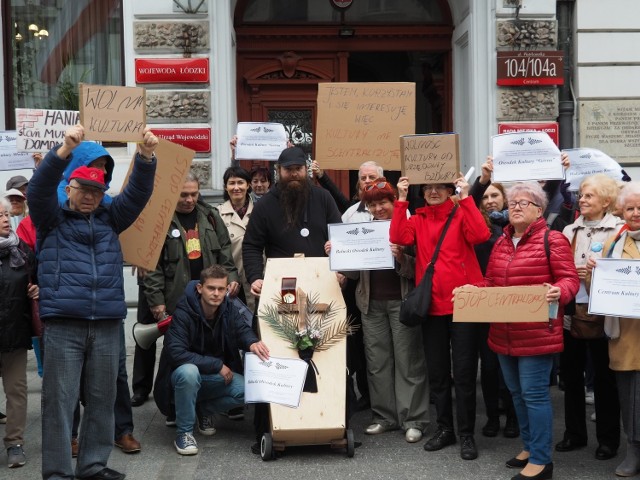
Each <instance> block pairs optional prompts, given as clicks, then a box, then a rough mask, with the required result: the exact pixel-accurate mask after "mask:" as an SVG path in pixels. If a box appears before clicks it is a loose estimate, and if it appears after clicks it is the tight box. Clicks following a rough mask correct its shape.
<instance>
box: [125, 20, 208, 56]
mask: <svg viewBox="0 0 640 480" xmlns="http://www.w3.org/2000/svg"><path fill="white" fill-rule="evenodd" d="M133 32H134V33H133V45H134V48H135V49H136V50H138V51H154V52H169V53H186V54H190V53H195V52H206V51H208V50H209V22H207V21H194V22H133Z"/></svg>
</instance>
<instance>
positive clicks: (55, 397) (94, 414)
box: [42, 319, 122, 479]
mask: <svg viewBox="0 0 640 480" xmlns="http://www.w3.org/2000/svg"><path fill="white" fill-rule="evenodd" d="M121 328H122V321H121V320H101V321H89V320H70V319H64V320H62V319H60V320H58V319H50V320H47V326H46V329H45V334H44V345H45V352H46V355H45V356H44V372H43V373H44V374H43V378H42V478H44V479H50V478H51V479H60V478H68V479H73V478H74V470H73V465H72V462H71V426H72V423H73V412H74V409H75V407H76V405H77V404H78V398H79V396H80V376H81V373H82V372H83V371H84V387H83V388H84V391H83V397H84V400H85V402H86V407H85V409H84V414H83V415H82V424H81V426H80V438H79V442H80V453H79V455H78V461H77V464H76V469H75V476H77V477H88V476H91V475H94V474H96V473H97V472H99V471H100V470H102V469H103V468H105V467H106V466H107V462H108V461H109V455H110V454H111V451H112V450H113V434H114V414H113V405H114V402H115V400H116V389H115V388H114V387H115V385H116V379H117V377H118V360H119V356H120V338H121V337H120V333H121Z"/></svg>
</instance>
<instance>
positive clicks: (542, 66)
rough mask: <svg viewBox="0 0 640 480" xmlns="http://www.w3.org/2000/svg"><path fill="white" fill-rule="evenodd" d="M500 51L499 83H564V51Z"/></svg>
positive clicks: (512, 84) (506, 84)
mask: <svg viewBox="0 0 640 480" xmlns="http://www.w3.org/2000/svg"><path fill="white" fill-rule="evenodd" d="M497 53H498V61H497V65H498V81H497V84H498V85H503V86H514V85H562V84H563V83H564V71H563V66H564V59H563V53H562V52H558V51H544V50H541V51H517V52H497Z"/></svg>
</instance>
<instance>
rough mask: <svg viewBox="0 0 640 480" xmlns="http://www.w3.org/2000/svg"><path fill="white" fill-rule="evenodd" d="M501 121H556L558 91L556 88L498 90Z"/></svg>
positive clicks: (505, 88)
mask: <svg viewBox="0 0 640 480" xmlns="http://www.w3.org/2000/svg"><path fill="white" fill-rule="evenodd" d="M497 116H498V120H499V121H524V120H536V121H537V120H555V119H556V117H557V116H558V89H557V88H555V87H538V88H526V87H513V88H507V87H502V88H498V108H497Z"/></svg>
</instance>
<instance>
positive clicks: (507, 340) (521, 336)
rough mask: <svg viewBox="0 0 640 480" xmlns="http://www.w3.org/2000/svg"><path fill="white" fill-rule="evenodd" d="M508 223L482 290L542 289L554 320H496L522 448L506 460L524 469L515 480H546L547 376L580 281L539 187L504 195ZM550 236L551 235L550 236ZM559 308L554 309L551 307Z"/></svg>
mask: <svg viewBox="0 0 640 480" xmlns="http://www.w3.org/2000/svg"><path fill="white" fill-rule="evenodd" d="M507 206H508V208H509V222H510V223H509V225H507V226H506V227H505V228H504V234H503V235H502V237H500V238H499V239H498V240H497V241H496V243H495V245H494V247H493V251H492V252H491V257H489V264H488V266H487V273H486V276H485V281H484V282H481V283H479V285H482V286H485V287H507V286H514V285H541V284H544V285H547V286H548V287H549V289H548V291H547V301H548V302H549V303H550V304H551V305H552V308H550V310H549V311H550V314H553V318H550V319H549V322H542V323H522V322H512V323H493V324H491V329H490V330H489V347H490V348H491V349H492V350H493V351H494V352H496V353H497V354H498V359H499V361H500V367H501V368H502V373H503V374H504V380H505V383H506V384H507V387H508V388H509V391H510V392H511V395H512V397H513V404H514V407H515V410H516V415H517V417H518V423H519V424H520V436H521V438H522V442H523V444H524V448H523V450H522V451H521V452H520V453H519V454H518V455H517V456H515V457H514V458H512V459H510V460H508V461H507V467H509V468H522V471H521V472H520V473H519V474H517V475H516V476H515V477H513V479H512V480H514V479H515V480H523V479H536V480H541V479H549V478H551V477H552V476H553V463H552V462H551V450H552V432H553V411H552V409H551V395H550V393H549V378H550V375H551V368H552V366H553V354H555V353H558V352H561V351H562V347H563V343H562V318H563V312H562V306H564V305H566V304H567V303H569V302H570V301H571V299H573V297H574V296H575V294H576V293H577V292H578V287H579V285H580V281H579V279H578V274H577V272H576V267H575V264H574V261H573V254H572V253H571V246H570V245H569V241H568V240H567V238H566V237H565V236H564V235H562V234H561V233H560V232H557V231H552V230H547V224H546V221H545V219H544V217H543V216H542V212H544V211H545V208H546V206H547V196H546V195H545V193H544V191H543V190H542V187H541V186H540V185H539V184H538V183H536V182H528V183H518V184H516V185H514V186H513V187H511V188H510V189H509V190H508V191H507ZM547 232H548V233H547ZM556 306H559V307H560V308H557V310H556V312H552V310H553V309H554V308H555V307H556Z"/></svg>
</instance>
